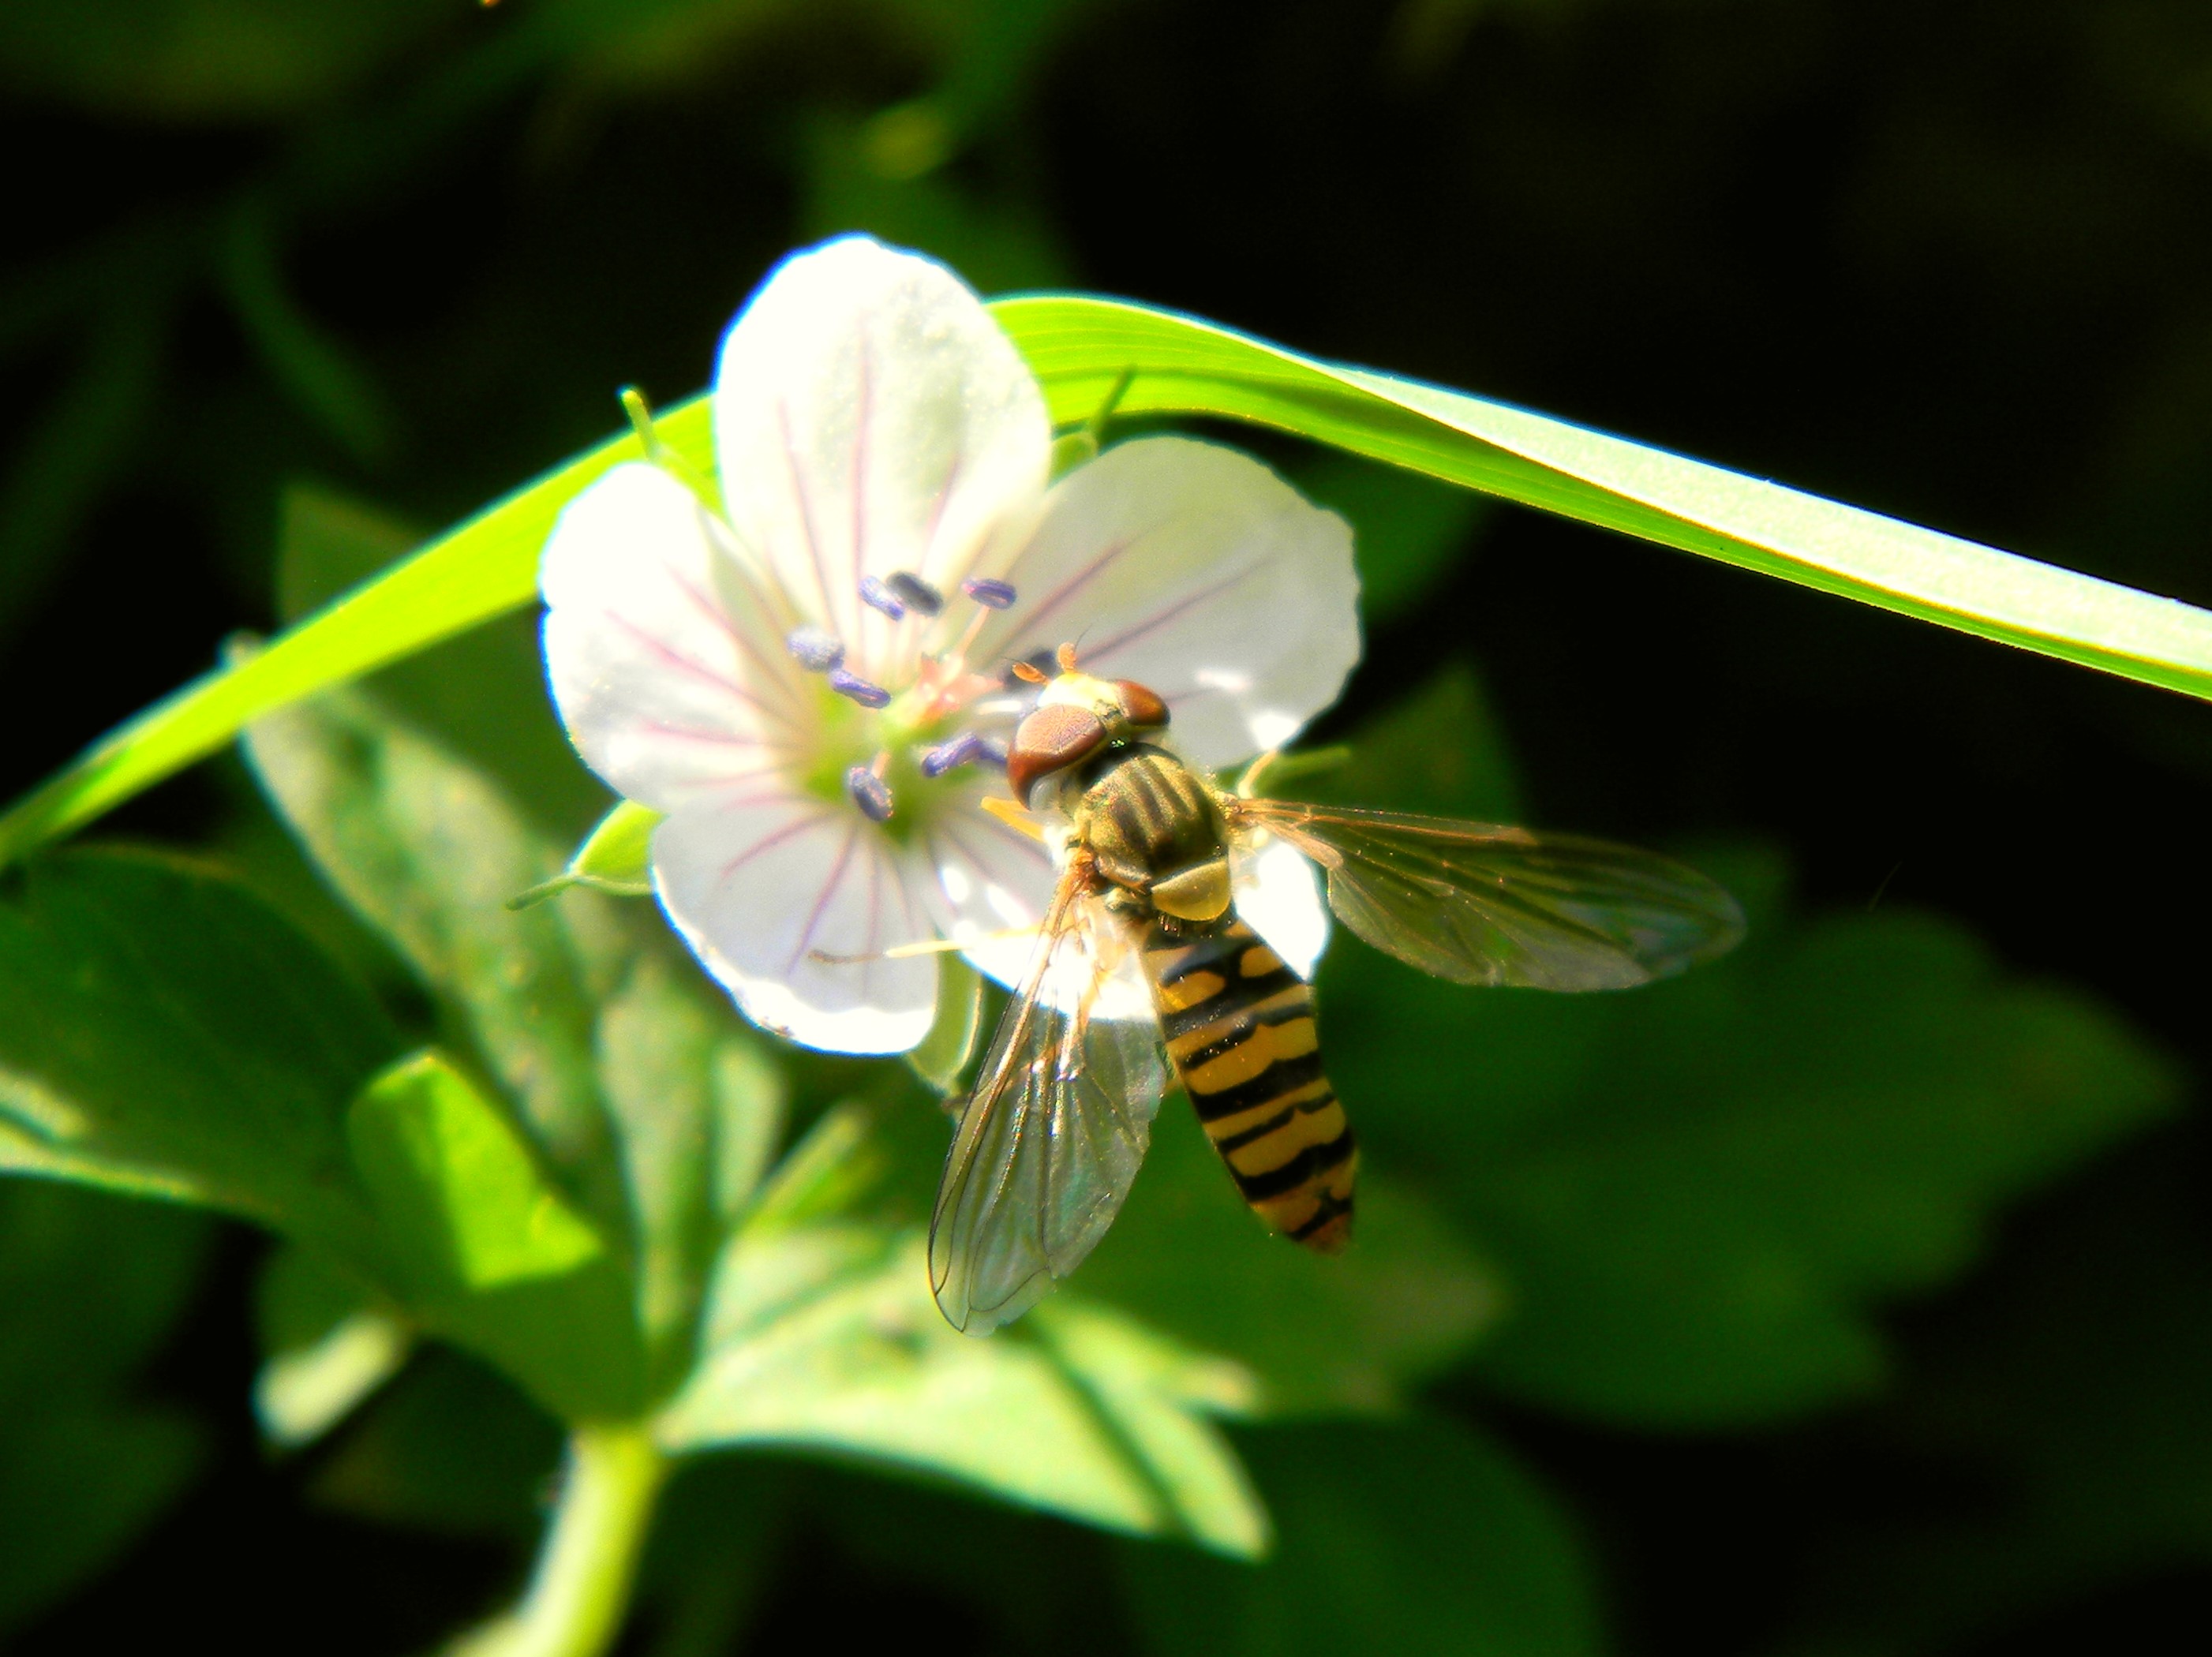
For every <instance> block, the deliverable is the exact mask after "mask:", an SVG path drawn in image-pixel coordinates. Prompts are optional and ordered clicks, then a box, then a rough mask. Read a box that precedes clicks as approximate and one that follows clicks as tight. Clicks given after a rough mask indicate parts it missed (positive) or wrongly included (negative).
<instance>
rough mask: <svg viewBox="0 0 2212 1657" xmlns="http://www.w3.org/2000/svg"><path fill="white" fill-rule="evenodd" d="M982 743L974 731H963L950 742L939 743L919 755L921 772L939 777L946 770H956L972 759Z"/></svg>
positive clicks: (928, 775) (924, 774)
mask: <svg viewBox="0 0 2212 1657" xmlns="http://www.w3.org/2000/svg"><path fill="white" fill-rule="evenodd" d="M982 745H983V744H982V740H981V738H980V737H977V736H976V734H975V732H974V731H962V732H961V733H960V734H959V735H958V736H957V737H954V738H953V739H952V740H951V742H948V743H940V744H938V745H937V746H936V747H935V748H933V749H931V750H929V751H928V752H927V754H924V755H923V756H921V774H922V775H923V776H925V777H941V776H943V775H944V774H945V773H946V772H947V771H957V770H958V769H959V768H961V767H962V766H963V765H965V764H967V763H968V762H969V761H970V760H972V759H974V758H975V756H976V754H977V753H978V752H979V751H980V750H981V748H982Z"/></svg>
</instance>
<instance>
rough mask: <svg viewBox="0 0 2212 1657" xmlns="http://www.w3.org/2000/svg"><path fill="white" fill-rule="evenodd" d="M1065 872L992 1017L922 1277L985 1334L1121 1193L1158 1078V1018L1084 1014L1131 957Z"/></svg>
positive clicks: (954, 1312) (1073, 1259)
mask: <svg viewBox="0 0 2212 1657" xmlns="http://www.w3.org/2000/svg"><path fill="white" fill-rule="evenodd" d="M1087 902H1088V900H1087V899H1086V898H1085V895H1083V894H1082V892H1081V891H1080V889H1079V884H1078V883H1074V882H1063V883H1062V885H1061V888H1060V891H1059V892H1058V893H1057V894H1056V895H1054V899H1053V903H1052V907H1051V908H1050V910H1049V911H1048V913H1047V914H1046V916H1045V925H1044V934H1043V937H1042V938H1041V939H1040V940H1039V942H1038V944H1037V952H1036V958H1035V959H1034V960H1033V961H1032V962H1031V963H1030V969H1029V972H1028V974H1027V975H1026V976H1025V978H1024V981H1023V984H1022V986H1021V988H1020V990H1019V991H1018V992H1017V993H1016V994H1015V996H1014V999H1013V1001H1012V1004H1011V1005H1009V1006H1008V1007H1007V1009H1006V1014H1005V1016H1004V1017H1002V1018H1001V1019H1000V1021H999V1029H998V1034H997V1035H995V1036H994V1037H993V1038H992V1041H991V1047H990V1050H989V1052H987V1053H985V1055H984V1057H983V1065H982V1068H981V1071H980V1072H979V1073H978V1079H977V1082H976V1085H975V1091H974V1093H972V1094H971V1095H969V1101H968V1106H967V1108H966V1110H965V1111H964V1112H963V1114H962V1116H961V1119H960V1127H959V1131H958V1132H957V1133H956V1134H955V1135H954V1136H953V1140H952V1149H951V1151H950V1152H949V1153H948V1154H947V1156H946V1157H945V1177H944V1180H943V1181H942V1182H941V1183H940V1184H939V1187H938V1189H937V1207H936V1211H935V1212H934V1213H933V1215H932V1216H931V1217H930V1224H929V1275H930V1285H931V1287H932V1288H933V1289H934V1290H936V1293H937V1303H938V1305H939V1308H942V1309H943V1311H944V1313H945V1317H946V1319H947V1320H950V1321H951V1325H952V1326H953V1327H954V1328H956V1329H959V1330H962V1331H963V1332H966V1333H968V1334H971V1335H987V1334H988V1333H990V1332H991V1331H992V1330H994V1329H995V1328H997V1327H998V1326H1000V1324H1002V1323H1006V1322H1009V1321H1011V1320H1012V1319H1014V1318H1017V1317H1019V1316H1020V1315H1021V1314H1023V1313H1024V1312H1025V1311H1027V1310H1028V1309H1029V1308H1030V1306H1032V1305H1034V1304H1035V1303H1036V1301H1037V1300H1038V1298H1039V1297H1041V1296H1042V1295H1043V1294H1044V1293H1045V1291H1046V1290H1049V1289H1050V1288H1051V1287H1052V1286H1053V1284H1054V1283H1056V1282H1058V1281H1059V1280H1060V1278H1065V1277H1066V1276H1067V1275H1068V1274H1069V1273H1070V1272H1073V1271H1074V1270H1075V1268H1076V1267H1077V1266H1079V1265H1080V1264H1081V1263H1082V1261H1083V1259H1084V1257H1085V1255H1087V1254H1088V1253H1090V1252H1091V1249H1092V1248H1093V1247H1096V1246H1097V1242H1098V1240H1099V1239H1100V1238H1101V1237H1103V1236H1104V1235H1106V1228H1107V1227H1108V1226H1109V1225H1110V1224H1112V1223H1113V1221H1114V1216H1115V1214H1116V1213H1117V1212H1118V1211H1120V1209H1121V1199H1123V1198H1124V1197H1126V1196H1127V1195H1128V1194H1129V1186H1130V1182H1131V1181H1133V1180H1134V1179H1135V1178H1136V1177H1137V1167H1138V1164H1139V1163H1140V1162H1143V1161H1144V1159H1145V1149H1146V1145H1147V1144H1149V1143H1150V1141H1151V1138H1152V1117H1153V1115H1154V1114H1155V1113H1156V1112H1158V1109H1159V1103H1160V1096H1161V1095H1162V1094H1163V1093H1164V1092H1165V1091H1166V1089H1167V1080H1168V1069H1167V1059H1166V1054H1165V1052H1164V1048H1163V1047H1162V1046H1161V1042H1160V1034H1159V1026H1158V1023H1156V1022H1154V1021H1153V1020H1152V1019H1149V1018H1147V1019H1144V1020H1139V1021H1130V1020H1114V1019H1106V1018H1093V1017H1089V1016H1088V1010H1089V1006H1090V1004H1091V1000H1092V998H1093V997H1094V996H1095V995H1096V993H1097V990H1098V988H1099V987H1100V986H1103V983H1104V981H1105V980H1106V978H1107V977H1108V976H1109V975H1110V974H1113V973H1114V972H1115V971H1117V970H1120V969H1121V968H1124V967H1127V968H1133V965H1134V960H1133V956H1121V952H1120V951H1118V950H1115V949H1114V948H1112V947H1111V944H1112V942H1113V940H1111V939H1109V938H1106V937H1104V936H1103V935H1102V934H1103V925H1102V923H1101V922H1100V921H1099V920H1097V917H1096V916H1094V915H1093V914H1092V913H1090V912H1089V911H1088V909H1087V907H1086V906H1087Z"/></svg>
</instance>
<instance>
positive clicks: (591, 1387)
mask: <svg viewBox="0 0 2212 1657" xmlns="http://www.w3.org/2000/svg"><path fill="white" fill-rule="evenodd" d="M348 1129H349V1139H350V1142H351V1144H352V1147H353V1154H354V1159H355V1161H356V1163H357V1164H358V1165H359V1167H360V1169H361V1173H362V1181H363V1183H364V1184H365V1185H366V1186H367V1187H368V1190H369V1193H370V1196H371V1199H372V1201H373V1202H374V1206H375V1209H376V1213H377V1217H378V1220H379V1222H380V1231H381V1236H382V1242H383V1254H384V1258H385V1260H386V1263H387V1264H386V1270H387V1273H388V1279H387V1280H388V1281H390V1282H392V1284H394V1285H395V1287H396V1288H397V1290H398V1296H399V1298H400V1300H401V1301H402V1302H403V1303H404V1304H405V1305H406V1306H407V1307H409V1308H410V1310H412V1311H414V1312H415V1314H416V1315H417V1316H418V1317H419V1318H420V1319H421V1320H422V1324H423V1326H425V1327H426V1328H428V1329H429V1330H431V1331H432V1332H435V1333H439V1334H442V1335H445V1336H447V1338H451V1339H452V1340H453V1341H455V1342H457V1343H458V1344H461V1345H464V1346H466V1347H469V1348H471V1350H475V1351H477V1352H478V1353H480V1354H482V1355H483V1357H488V1358H489V1359H491V1360H492V1361H493V1362H494V1363H497V1364H499V1365H500V1367H501V1368H502V1369H506V1370H507V1372H508V1373H509V1374H510V1375H513V1376H514V1377H515V1378H516V1379H517V1380H518V1381H521V1382H522V1383H523V1385H524V1386H526V1387H528V1388H529V1389H530V1390H531V1392H532V1393H533V1394H534V1395H535V1396H536V1397H538V1399H540V1400H541V1401H543V1402H544V1405H546V1407H547V1408H549V1409H550V1410H551V1411H554V1413H556V1415H559V1416H561V1417H562V1418H563V1419H565V1420H568V1421H570V1422H578V1421H589V1420H593V1419H599V1418H605V1417H621V1416H623V1415H627V1414H629V1413H630V1412H631V1411H635V1409H636V1408H637V1407H638V1405H640V1404H641V1402H642V1401H643V1396H644V1386H645V1382H644V1376H643V1375H642V1373H641V1357H642V1355H641V1351H640V1349H639V1343H638V1338H637V1327H636V1324H635V1315H634V1312H633V1309H632V1305H631V1290H630V1287H629V1283H628V1282H627V1280H626V1278H625V1274H624V1272H623V1269H622V1262H621V1261H620V1260H619V1259H617V1258H616V1257H615V1256H613V1255H611V1253H609V1252H608V1250H607V1247H606V1244H605V1240H604V1239H602V1238H601V1237H600V1236H599V1234H598V1233H597V1232H595V1231H594V1230H593V1229H592V1227H591V1226H590V1225H589V1224H588V1223H586V1221H585V1220H584V1219H582V1218H581V1217H580V1216H578V1215H577V1214H576V1212H575V1211H574V1210H573V1209H571V1208H570V1207H569V1206H568V1204H567V1202H566V1201H565V1200H563V1199H562V1196H561V1193H559V1192H558V1191H557V1190H556V1188H555V1187H553V1186H552V1185H551V1184H550V1182H548V1181H547V1180H546V1179H545V1178H544V1175H543V1174H541V1173H540V1171H539V1170H538V1167H537V1164H536V1162H535V1160H534V1159H533V1157H532V1155H531V1151H530V1149H529V1147H528V1145H527V1144H526V1143H525V1142H524V1140H523V1138H522V1136H521V1135H520V1133H519V1132H516V1130H515V1128H514V1126H513V1124H512V1123H511V1122H509V1121H508V1120H507V1118H506V1116H505V1115H504V1114H502V1113H501V1109H500V1108H499V1107H498V1106H497V1105H496V1104H495V1103H494V1102H492V1101H491V1100H489V1099H488V1098H487V1097H485V1096H484V1095H483V1092H482V1091H480V1090H479V1089H477V1086H476V1085H475V1084H474V1083H472V1082H471V1081H470V1080H469V1078H468V1077H465V1075H463V1074H462V1073H461V1072H460V1071H458V1070H456V1069H454V1068H453V1065H450V1064H448V1063H447V1061H446V1060H445V1059H442V1058H441V1057H439V1056H438V1055H437V1054H435V1053H418V1054H416V1055H415V1056H414V1057H412V1058H410V1059H404V1060H403V1061H402V1062H400V1063H399V1064H398V1065H393V1066H392V1068H391V1069H390V1070H388V1071H385V1072H384V1073H383V1074H382V1075H381V1076H379V1077H376V1079H375V1080H374V1082H372V1083H370V1084H369V1086H368V1088H366V1089H363V1091H362V1095H361V1096H360V1097H359V1098H358V1099H356V1101H355V1102H354V1105H353V1109H352V1112H351V1114H350V1115H349V1120H348Z"/></svg>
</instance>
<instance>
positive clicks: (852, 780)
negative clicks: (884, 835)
mask: <svg viewBox="0 0 2212 1657" xmlns="http://www.w3.org/2000/svg"><path fill="white" fill-rule="evenodd" d="M883 763H884V756H883V755H881V754H878V756H876V764H877V765H878V766H880V765H882V764H883ZM845 792H847V793H848V794H850V795H851V796H852V797H853V804H855V805H857V806H859V807H860V815H861V816H864V817H866V818H867V819H868V821H869V822H890V820H891V786H890V784H889V783H887V782H885V781H884V780H883V778H881V777H880V776H878V774H876V772H875V771H874V770H873V769H872V768H869V767H867V766H865V765H856V766H854V768H852V769H851V770H849V771H848V772H846V774H845Z"/></svg>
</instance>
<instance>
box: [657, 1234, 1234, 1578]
mask: <svg viewBox="0 0 2212 1657" xmlns="http://www.w3.org/2000/svg"><path fill="white" fill-rule="evenodd" d="M1057 1310H1058V1313H1059V1320H1058V1321H1056V1322H1055V1321H1054V1320H1053V1316H1052V1314H1048V1317H1047V1320H1046V1322H1045V1323H1044V1324H1043V1325H1042V1326H1040V1331H1041V1332H1024V1331H1021V1330H1012V1331H1003V1332H1000V1333H999V1334H998V1335H995V1336H994V1337H992V1338H990V1339H987V1340H977V1339H973V1338H969V1337H968V1336H965V1335H962V1334H960V1333H958V1332H956V1331H955V1330H953V1329H952V1327H951V1326H950V1325H948V1324H947V1323H946V1322H945V1319H944V1316H943V1314H940V1313H939V1311H938V1309H937V1303H936V1302H935V1301H934V1300H933V1299H932V1298H931V1296H930V1292H929V1267H928V1262H927V1256H926V1253H925V1250H924V1247H923V1244H922V1241H921V1238H920V1237H919V1236H917V1235H912V1234H904V1235H902V1234H898V1233H894V1232H890V1231H887V1230H886V1229H884V1228H882V1227H880V1226H875V1225H870V1224H865V1223H852V1222H848V1223H836V1222H823V1223H811V1224H805V1225H799V1226H789V1227H787V1226H749V1227H747V1228H746V1229H745V1231H744V1233H742V1234H741V1235H739V1237H738V1240H737V1241H736V1242H735V1243H734V1244H733V1245H732V1248H731V1251H730V1253H729V1255H728V1257H727V1259H726V1261H725V1263H724V1266H723V1268H722V1271H721V1273H720V1277H719V1278H718V1279H717V1282H716V1285H715V1294H714V1309H713V1317H712V1325H711V1332H710V1336H709V1343H708V1350H707V1353H706V1356H705V1357H704V1358H703V1360H702V1363H701V1365H700V1369H699V1371H698V1373H697V1374H696V1375H695V1376H694V1377H693V1379H692V1381H690V1384H689V1385H688V1386H687V1387H685V1388H684V1391H683V1392H682V1393H679V1394H678V1396H677V1397H676V1398H675V1399H673V1400H671V1403H670V1404H669V1405H668V1406H667V1408H666V1410H665V1411H664V1412H663V1414H662V1416H661V1417H660V1422H659V1436H660V1438H661V1440H662V1442H663V1443H664V1444H665V1446H666V1447H667V1448H671V1449H673V1450H698V1449H704V1448H711V1447H714V1446H718V1445H722V1446H737V1445H763V1444H780V1445H791V1446H805V1447H808V1448H815V1449H820V1450H827V1451H831V1452H836V1453H839V1454H846V1455H855V1456H861V1457H865V1458H867V1459H870V1460H877V1461H880V1462H884V1463H888V1464H890V1465H893V1466H903V1467H907V1468H910V1469H913V1470H915V1471H918V1472H927V1473H933V1474H935V1475H938V1476H939V1477H943V1478H951V1479H955V1480H957V1481H959V1482H961V1483H963V1484H969V1485H971V1486H974V1487H975V1488H977V1489H980V1490H984V1491H987V1492H989V1493H990V1494H993V1495H995V1496H1000V1498H1002V1499H1004V1500H1007V1501H1012V1502H1017V1503H1019V1504H1022V1505H1024V1506H1028V1507H1034V1508H1042V1509H1045V1510H1047V1511H1050V1512H1054V1513H1060V1514H1066V1515H1067V1516H1068V1517H1070V1518H1073V1519H1078V1520H1083V1521H1085V1522H1086V1523H1090V1524H1094V1525H1100V1526H1104V1527H1108V1528H1110V1529H1116V1530H1122V1531H1129V1532H1134V1533H1146V1534H1169V1535H1178V1536H1183V1537H1187V1538H1188V1539H1191V1540H1194V1541H1195V1542H1198V1543H1199V1544H1200V1545H1204V1546H1206V1547H1208V1548H1212V1549H1214V1550H1216V1551H1222V1552H1225V1553H1230V1554H1234V1555H1239V1556H1249V1555H1250V1554H1251V1553H1253V1552H1254V1551H1255V1550H1256V1549H1257V1548H1258V1546H1259V1545H1260V1541H1261V1538H1262V1537H1264V1535H1265V1533H1266V1520H1265V1519H1264V1516H1263V1515H1262V1514H1261V1513H1260V1511H1259V1509H1258V1508H1257V1507H1256V1506H1255V1503H1254V1502H1253V1501H1252V1499H1251V1497H1250V1496H1249V1491H1248V1490H1246V1488H1245V1486H1244V1483H1243V1475H1242V1473H1241V1472H1240V1471H1239V1469H1238V1468H1237V1462H1236V1458H1235V1456H1234V1455H1233V1454H1231V1451H1230V1449H1229V1448H1228V1446H1227V1444H1226V1443H1225V1442H1224V1441H1223V1440H1222V1439H1221V1437H1220V1435H1219V1434H1218V1431H1217V1430H1216V1429H1214V1428H1213V1427H1212V1425H1211V1424H1210V1423H1209V1422H1208V1421H1207V1419H1206V1417H1209V1416H1210V1415H1212V1414H1216V1413H1220V1412H1223V1411H1231V1410H1234V1409H1236V1408H1237V1407H1238V1405H1239V1404H1240V1403H1241V1400H1242V1398H1243V1394H1244V1393H1245V1392H1246V1391H1247V1390H1248V1388H1249V1382H1248V1381H1246V1379H1245V1378H1244V1377H1243V1374H1242V1372H1241V1371H1239V1370H1238V1369H1236V1368H1235V1367H1234V1366H1225V1365H1223V1364H1222V1363H1218V1361H1213V1360H1206V1359H1202V1358H1199V1357H1194V1356H1193V1355H1191V1354H1189V1353H1188V1352H1187V1351H1185V1350H1182V1349H1180V1348H1178V1347H1176V1346H1175V1345H1173V1344H1170V1343H1168V1342H1165V1341H1164V1340H1162V1339H1161V1338H1158V1337H1156V1336H1152V1335H1149V1334H1147V1333H1146V1332H1143V1331H1141V1330H1139V1329H1137V1328H1136V1327H1134V1326H1132V1325H1130V1324H1129V1322H1128V1321H1127V1320H1126V1319H1124V1318H1122V1317H1121V1316H1120V1314H1115V1313H1113V1312H1110V1311H1108V1310H1106V1309H1104V1308H1070V1307H1067V1306H1065V1305H1063V1306H1061V1307H1060V1308H1057Z"/></svg>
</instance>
